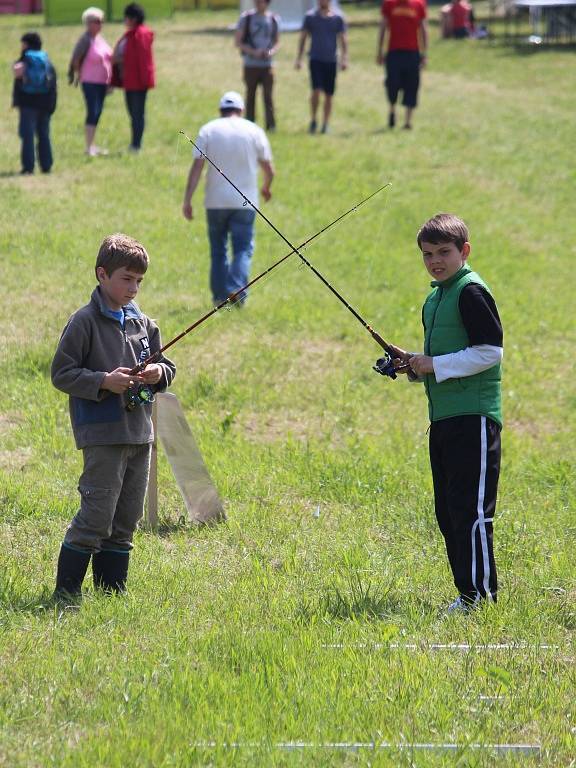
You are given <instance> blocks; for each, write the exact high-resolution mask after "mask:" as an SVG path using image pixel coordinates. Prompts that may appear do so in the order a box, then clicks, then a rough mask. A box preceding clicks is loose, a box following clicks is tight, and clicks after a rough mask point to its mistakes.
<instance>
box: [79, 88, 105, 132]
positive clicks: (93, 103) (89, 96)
mask: <svg viewBox="0 0 576 768" xmlns="http://www.w3.org/2000/svg"><path fill="white" fill-rule="evenodd" d="M107 89H108V86H107V85H104V84H102V83H82V91H83V92H84V100H85V101H86V125H98V120H100V115H101V114H102V110H103V108H104V99H105V98H106V91H107Z"/></svg>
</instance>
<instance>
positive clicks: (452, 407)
mask: <svg viewBox="0 0 576 768" xmlns="http://www.w3.org/2000/svg"><path fill="white" fill-rule="evenodd" d="M469 283H478V284H479V285H481V286H482V287H483V288H485V289H486V290H487V291H488V292H490V291H489V288H488V286H487V285H486V284H485V283H484V281H483V280H482V278H481V277H480V276H479V275H477V274H476V273H475V272H472V270H471V269H470V267H468V266H467V265H466V264H464V266H463V267H461V269H459V270H458V272H456V274H455V275H453V276H452V277H450V278H449V279H448V280H444V281H443V282H439V281H436V280H434V281H433V282H432V283H431V285H432V287H433V288H434V290H433V291H432V293H431V294H430V295H429V296H428V298H427V299H426V301H425V302H424V308H423V310H422V317H423V320H424V333H425V335H424V354H426V355H432V356H434V355H446V354H448V353H450V352H459V351H460V350H462V349H465V348H466V347H469V346H470V340H469V338H468V334H467V333H466V329H465V328H464V325H463V323H462V318H461V317H460V312H459V310H458V299H459V297H460V292H461V291H462V289H463V288H464V286H466V285H468V284H469ZM501 378H502V376H501V371H500V365H499V364H498V365H494V366H492V368H488V370H486V371H482V373H477V374H475V375H474V376H465V377H462V378H460V379H447V380H446V381H443V382H442V383H441V384H438V383H437V382H436V378H435V377H434V374H426V376H425V377H424V384H425V387H426V394H427V395H428V411H429V414H430V421H440V419H447V418H450V417H451V416H464V415H466V414H480V415H482V416H488V417H489V418H490V419H493V420H494V421H495V422H497V423H498V424H500V425H502V405H501V395H500V381H501Z"/></svg>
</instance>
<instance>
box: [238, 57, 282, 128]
mask: <svg viewBox="0 0 576 768" xmlns="http://www.w3.org/2000/svg"><path fill="white" fill-rule="evenodd" d="M244 82H245V83H246V119H247V120H252V122H254V121H255V119H256V91H257V89H258V86H259V85H262V95H263V97H264V111H265V113H266V129H267V130H270V128H275V127H276V120H275V117H274V102H273V101H272V89H273V87H274V70H273V69H272V67H244Z"/></svg>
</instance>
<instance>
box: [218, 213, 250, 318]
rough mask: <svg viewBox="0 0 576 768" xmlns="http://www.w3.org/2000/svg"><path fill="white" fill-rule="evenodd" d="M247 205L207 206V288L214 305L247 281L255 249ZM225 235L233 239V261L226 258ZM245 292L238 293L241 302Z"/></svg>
mask: <svg viewBox="0 0 576 768" xmlns="http://www.w3.org/2000/svg"><path fill="white" fill-rule="evenodd" d="M255 217H256V212H255V211H254V210H252V209H250V208H207V209H206V218H207V221H208V237H209V239H210V255H211V257H212V267H211V269H210V287H211V288H212V297H213V299H214V302H215V303H216V304H219V303H220V302H222V301H224V300H225V299H227V298H228V296H230V294H232V293H235V292H236V291H237V290H238V289H239V288H241V287H242V286H243V285H246V283H247V282H248V280H249V273H250V260H251V258H252V254H253V252H254V219H255ZM228 236H230V239H231V241H232V261H231V262H230V261H228ZM245 298H246V292H244V293H243V294H241V295H240V296H239V300H240V301H244V299H245Z"/></svg>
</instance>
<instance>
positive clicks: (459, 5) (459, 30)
mask: <svg viewBox="0 0 576 768" xmlns="http://www.w3.org/2000/svg"><path fill="white" fill-rule="evenodd" d="M440 22H441V30H442V37H457V38H462V37H470V35H471V34H472V32H473V31H474V13H473V11H472V6H471V5H470V4H469V3H467V2H466V0H453V2H451V3H448V4H447V5H443V6H442V9H441V16H440Z"/></svg>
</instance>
